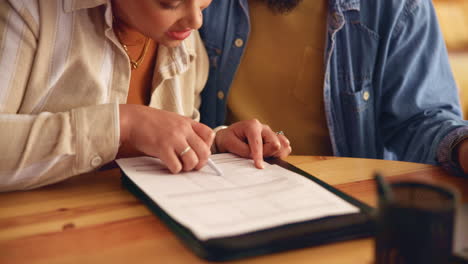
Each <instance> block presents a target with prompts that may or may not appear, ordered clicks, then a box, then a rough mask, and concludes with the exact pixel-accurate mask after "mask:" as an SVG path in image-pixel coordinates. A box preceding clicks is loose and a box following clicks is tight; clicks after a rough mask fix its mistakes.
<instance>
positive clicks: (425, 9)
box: [360, 0, 435, 35]
mask: <svg viewBox="0 0 468 264" xmlns="http://www.w3.org/2000/svg"><path fill="white" fill-rule="evenodd" d="M360 3H361V5H360V20H361V23H363V24H366V25H368V27H369V28H371V29H372V30H374V31H375V32H377V34H379V35H385V34H386V33H387V34H388V33H389V32H388V31H389V30H390V31H392V32H393V33H394V34H395V33H399V32H400V31H401V30H402V29H404V28H405V27H409V26H414V25H418V24H419V25H421V24H424V23H427V22H428V21H431V20H433V19H435V13H434V11H433V6H432V1H431V0H385V1H375V0H360Z"/></svg>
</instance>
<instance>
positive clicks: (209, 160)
mask: <svg viewBox="0 0 468 264" xmlns="http://www.w3.org/2000/svg"><path fill="white" fill-rule="evenodd" d="M207 163H208V166H210V168H212V169H213V170H214V171H215V172H216V174H217V175H218V176H223V172H222V171H221V170H220V169H219V168H218V166H216V164H215V163H214V162H213V160H211V159H210V158H208V161H207Z"/></svg>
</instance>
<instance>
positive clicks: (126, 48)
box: [119, 37, 151, 70]
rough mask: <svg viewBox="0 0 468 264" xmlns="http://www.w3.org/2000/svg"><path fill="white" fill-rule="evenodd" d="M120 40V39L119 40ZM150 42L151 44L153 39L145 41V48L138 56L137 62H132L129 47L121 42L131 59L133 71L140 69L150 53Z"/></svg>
mask: <svg viewBox="0 0 468 264" xmlns="http://www.w3.org/2000/svg"><path fill="white" fill-rule="evenodd" d="M119 40H120V38H119ZM150 42H151V39H150V38H148V37H147V38H146V39H145V45H144V46H143V50H142V52H141V53H140V56H138V59H137V60H136V61H134V60H132V58H131V57H130V54H129V53H128V47H127V45H125V44H123V43H122V41H120V43H121V44H122V47H123V49H124V50H125V52H126V53H127V56H128V58H129V59H130V65H132V70H135V69H136V68H138V66H140V64H141V63H142V62H143V60H144V59H145V56H146V53H147V52H148V48H149V44H150Z"/></svg>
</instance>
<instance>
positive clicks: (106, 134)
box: [71, 104, 119, 174]
mask: <svg viewBox="0 0 468 264" xmlns="http://www.w3.org/2000/svg"><path fill="white" fill-rule="evenodd" d="M71 112H72V118H73V120H74V128H73V129H74V131H75V135H76V150H77V151H76V155H77V157H76V163H75V166H74V173H75V174H80V173H84V172H88V171H91V170H94V169H97V168H99V167H101V166H102V165H104V164H106V163H108V162H110V161H112V160H114V159H115V156H116V155H117V151H118V149H119V107H118V104H103V105H96V106H89V107H83V108H76V109H73V110H72V111H71Z"/></svg>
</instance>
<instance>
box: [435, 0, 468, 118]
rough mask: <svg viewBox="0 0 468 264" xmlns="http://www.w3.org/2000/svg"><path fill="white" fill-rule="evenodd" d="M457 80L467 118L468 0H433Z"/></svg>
mask: <svg viewBox="0 0 468 264" xmlns="http://www.w3.org/2000/svg"><path fill="white" fill-rule="evenodd" d="M433 2H434V6H435V9H436V12H437V16H438V18H439V23H440V27H441V29H442V33H443V34H444V38H445V42H446V44H447V49H448V52H449V56H450V64H451V66H452V71H453V74H454V76H455V80H456V81H457V84H458V88H459V92H460V101H461V104H462V108H463V114H464V117H465V119H467V118H468V0H433Z"/></svg>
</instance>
